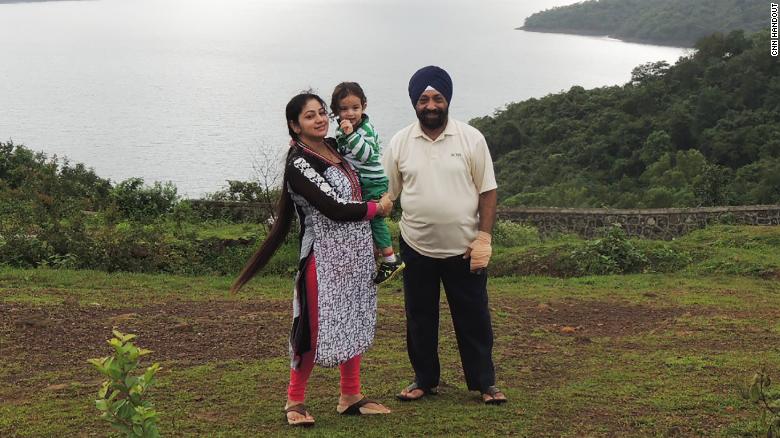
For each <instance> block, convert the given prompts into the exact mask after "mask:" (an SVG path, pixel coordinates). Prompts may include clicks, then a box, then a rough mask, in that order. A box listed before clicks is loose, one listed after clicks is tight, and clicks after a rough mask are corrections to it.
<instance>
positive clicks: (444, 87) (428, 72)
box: [409, 65, 452, 106]
mask: <svg viewBox="0 0 780 438" xmlns="http://www.w3.org/2000/svg"><path fill="white" fill-rule="evenodd" d="M428 86H431V87H433V88H435V89H436V91H438V92H439V93H441V95H442V96H444V98H445V99H447V104H449V103H450V100H451V99H452V78H450V75H448V74H447V72H446V71H444V69H443V68H441V67H436V66H435V65H429V66H428V67H423V68H421V69H419V70H417V72H416V73H415V74H413V75H412V78H411V79H409V98H410V99H412V106H414V105H417V101H418V100H419V99H420V96H422V94H423V92H424V91H425V89H426V88H428Z"/></svg>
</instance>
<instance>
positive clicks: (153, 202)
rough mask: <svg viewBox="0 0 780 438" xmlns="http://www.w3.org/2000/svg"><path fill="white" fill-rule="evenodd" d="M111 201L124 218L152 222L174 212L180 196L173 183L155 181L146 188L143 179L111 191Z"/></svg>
mask: <svg viewBox="0 0 780 438" xmlns="http://www.w3.org/2000/svg"><path fill="white" fill-rule="evenodd" d="M111 199H112V200H113V201H114V203H115V204H116V206H117V208H118V209H119V211H120V212H121V213H122V215H123V216H124V217H126V218H128V219H132V220H136V221H142V222H150V221H152V220H155V219H157V218H159V217H160V216H162V215H164V214H167V213H170V212H172V211H173V209H174V207H175V206H176V203H177V200H178V196H177V195H176V186H175V185H173V183H171V182H167V183H165V184H162V183H160V182H157V181H155V183H154V184H153V185H152V186H146V185H144V180H143V178H130V179H127V180H125V181H122V182H121V183H119V184H118V185H117V186H116V187H114V188H113V189H111Z"/></svg>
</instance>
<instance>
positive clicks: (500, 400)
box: [482, 386, 506, 405]
mask: <svg viewBox="0 0 780 438" xmlns="http://www.w3.org/2000/svg"><path fill="white" fill-rule="evenodd" d="M499 393H501V394H503V391H501V390H500V389H498V388H496V387H495V386H488V387H487V389H486V390H485V392H483V393H482V395H483V397H482V399H483V401H484V402H485V404H486V405H500V404H503V403H506V398H496V394H499ZM485 395H489V396H490V398H489V399H487V400H484V398H485V397H484V396H485ZM504 397H506V396H504Z"/></svg>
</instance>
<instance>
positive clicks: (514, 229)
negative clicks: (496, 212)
mask: <svg viewBox="0 0 780 438" xmlns="http://www.w3.org/2000/svg"><path fill="white" fill-rule="evenodd" d="M539 242H540V238H539V231H538V230H537V229H536V228H535V227H532V226H529V225H525V224H520V223H517V222H511V221H505V220H499V221H497V222H496V225H495V227H493V245H494V246H503V247H513V246H528V245H531V244H534V243H539Z"/></svg>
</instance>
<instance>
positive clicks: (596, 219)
mask: <svg viewBox="0 0 780 438" xmlns="http://www.w3.org/2000/svg"><path fill="white" fill-rule="evenodd" d="M498 216H499V218H500V219H504V220H511V221H515V222H521V223H526V224H529V225H533V226H535V227H537V228H538V229H539V232H540V233H542V234H550V233H553V232H564V233H576V234H579V235H580V236H583V237H593V236H594V235H596V234H597V232H598V230H599V229H600V228H603V227H607V226H610V225H611V224H615V223H619V224H621V225H622V226H623V228H624V229H625V230H626V232H627V233H628V234H629V235H630V236H640V237H646V238H652V239H667V240H668V239H672V238H674V237H678V236H681V235H683V234H686V233H688V232H690V231H692V230H696V229H699V228H704V227H706V226H707V225H712V224H723V223H726V224H745V225H780V205H750V206H739V207H701V208H659V209H641V210H615V209H607V208H503V209H499V211H498Z"/></svg>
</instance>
